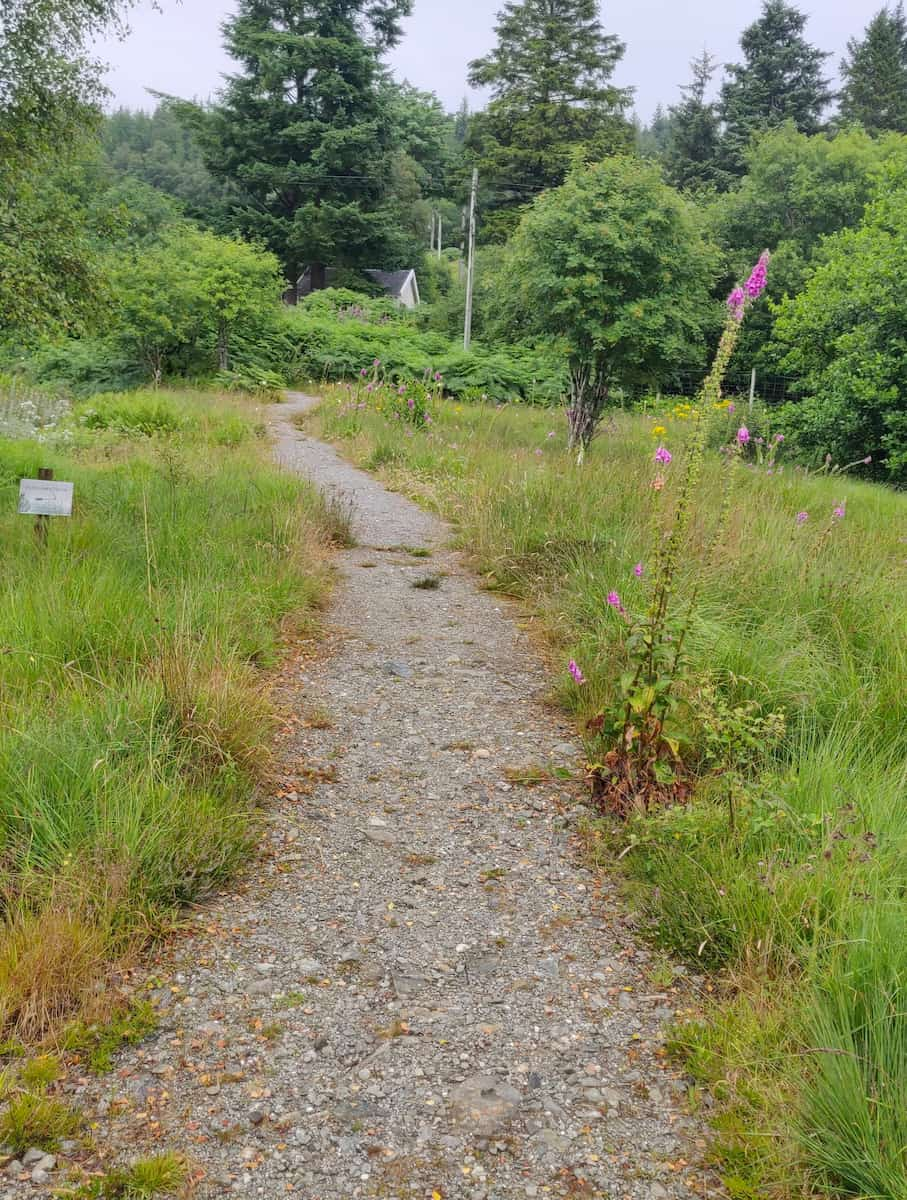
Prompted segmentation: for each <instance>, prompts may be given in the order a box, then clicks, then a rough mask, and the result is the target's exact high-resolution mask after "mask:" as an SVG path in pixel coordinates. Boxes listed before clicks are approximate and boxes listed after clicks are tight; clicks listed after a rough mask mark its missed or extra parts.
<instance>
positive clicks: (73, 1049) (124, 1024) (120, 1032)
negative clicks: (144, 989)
mask: <svg viewBox="0 0 907 1200" xmlns="http://www.w3.org/2000/svg"><path fill="white" fill-rule="evenodd" d="M157 1026H158V1018H157V1014H156V1013H155V1011H154V1008H153V1007H152V1006H151V1004H150V1003H149V1002H148V1001H147V1000H137V1001H133V1002H132V1003H131V1004H129V1005H128V1006H126V1007H125V1008H122V1009H121V1010H119V1011H117V1012H114V1013H113V1014H112V1015H111V1016H110V1017H108V1019H107V1020H105V1021H101V1022H97V1023H95V1024H87V1023H86V1022H84V1021H76V1022H74V1023H73V1024H72V1025H70V1026H69V1027H68V1028H67V1029H66V1030H65V1032H64V1034H63V1038H62V1047H63V1049H65V1050H66V1051H68V1052H69V1053H70V1054H74V1055H77V1056H78V1057H79V1059H80V1060H82V1061H83V1062H85V1063H86V1065H87V1066H88V1068H89V1069H90V1070H91V1071H93V1072H94V1073H95V1074H96V1075H103V1074H106V1073H107V1072H108V1071H112V1070H113V1056H114V1054H116V1052H117V1051H118V1050H120V1049H121V1048H122V1047H123V1046H137V1045H138V1044H139V1042H142V1041H144V1040H145V1038H147V1037H149V1036H150V1035H151V1034H152V1033H154V1031H155V1029H157Z"/></svg>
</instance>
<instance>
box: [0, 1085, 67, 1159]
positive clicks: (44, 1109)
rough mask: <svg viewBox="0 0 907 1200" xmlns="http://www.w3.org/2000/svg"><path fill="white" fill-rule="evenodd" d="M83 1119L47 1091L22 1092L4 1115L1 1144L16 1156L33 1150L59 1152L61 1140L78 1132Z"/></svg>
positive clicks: (1, 1116) (1, 1114) (0, 1120)
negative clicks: (57, 1150)
mask: <svg viewBox="0 0 907 1200" xmlns="http://www.w3.org/2000/svg"><path fill="white" fill-rule="evenodd" d="M81 1126H82V1118H81V1117H80V1116H79V1114H78V1113H77V1112H76V1111H75V1110H74V1109H72V1108H70V1107H69V1105H68V1104H64V1103H63V1102H62V1101H61V1100H57V1099H55V1098H54V1097H52V1096H47V1095H44V1094H43V1092H25V1091H24V1092H20V1093H19V1094H17V1095H14V1096H12V1097H11V1098H10V1099H9V1100H8V1101H7V1104H6V1108H5V1109H4V1111H3V1112H0V1145H5V1146H9V1147H10V1149H11V1150H12V1151H13V1153H14V1154H21V1153H23V1152H24V1151H26V1150H31V1149H32V1148H33V1147H34V1148H35V1149H37V1150H47V1151H51V1150H56V1149H57V1148H58V1147H59V1144H60V1142H61V1141H63V1140H64V1139H66V1138H71V1137H73V1136H74V1134H76V1133H78V1131H79V1129H80V1128H81Z"/></svg>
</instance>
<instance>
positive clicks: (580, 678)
mask: <svg viewBox="0 0 907 1200" xmlns="http://www.w3.org/2000/svg"><path fill="white" fill-rule="evenodd" d="M567 670H568V671H569V672H570V674H571V675H572V676H573V682H574V683H578V684H579V685H580V686H582V684H584V683H585V682H586V676H585V675H584V674H583V673H582V671H581V670H580V669H579V667H578V666H577V665H576V662H575V661H574V660H573V659H572V658H571V659H570V662H569V663H568V664H567Z"/></svg>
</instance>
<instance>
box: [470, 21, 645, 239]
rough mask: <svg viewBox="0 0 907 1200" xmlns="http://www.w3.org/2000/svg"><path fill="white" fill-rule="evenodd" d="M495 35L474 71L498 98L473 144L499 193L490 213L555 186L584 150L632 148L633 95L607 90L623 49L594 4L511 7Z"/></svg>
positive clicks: (596, 153)
mask: <svg viewBox="0 0 907 1200" xmlns="http://www.w3.org/2000/svg"><path fill="white" fill-rule="evenodd" d="M495 33H496V35H497V39H498V41H497V45H496V47H495V48H494V49H493V50H492V51H491V53H490V54H488V55H486V57H484V58H479V59H476V60H475V61H474V62H471V63H470V64H469V81H470V83H471V84H473V86H476V87H490V88H491V91H492V99H491V102H490V103H489V105H488V108H487V109H486V110H485V112H483V113H479V114H477V115H476V116H475V117H474V118H473V121H472V124H471V129H470V134H469V139H468V143H467V144H468V146H469V147H470V149H471V150H472V151H473V153H474V155H475V157H476V158H477V160H478V165H479V169H480V172H481V175H482V178H483V182H484V184H485V185H487V186H489V187H491V188H492V189H494V192H495V193H496V199H493V200H492V203H491V205H490V206H491V207H495V206H496V207H504V208H507V207H510V208H512V207H513V206H516V205H521V204H524V203H526V202H527V201H528V200H530V199H531V198H532V197H533V195H535V194H537V193H538V192H540V191H542V190H543V189H545V188H549V187H555V186H557V185H559V184H560V183H562V182H563V181H564V178H565V176H566V174H567V171H568V169H569V167H570V165H571V162H572V160H573V158H574V157H575V155H576V153H577V151H578V150H579V152H580V153H581V154H582V155H583V156H585V157H588V158H601V157H602V156H604V155H605V154H607V153H610V152H613V151H614V150H616V149H623V148H626V147H629V145H630V144H631V142H632V137H633V131H632V126H631V125H630V123H629V122H628V121H627V118H626V115H625V110H626V107H627V105H628V104H629V102H630V98H631V95H632V91H631V89H626V88H618V87H615V86H614V85H613V84H612V82H611V77H612V75H613V73H614V69H615V67H616V66H617V64H618V63H619V62H620V60H621V58H622V57H623V53H624V49H625V47H624V45H623V43H622V42H621V41H620V40H619V39H618V38H617V37H615V36H614V35H613V34H607V33H605V32H604V30H603V29H602V26H601V23H600V21H599V17H598V4H597V0H507V2H506V3H505V4H504V7H503V9H502V10H501V11H500V12H499V14H498V20H497V25H496V26H495ZM510 223H511V224H512V221H511V222H510ZM503 224H507V222H504V223H503Z"/></svg>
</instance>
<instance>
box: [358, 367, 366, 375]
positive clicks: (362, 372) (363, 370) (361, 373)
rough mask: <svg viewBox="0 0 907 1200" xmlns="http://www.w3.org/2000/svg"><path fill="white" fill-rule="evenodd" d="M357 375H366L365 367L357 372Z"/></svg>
mask: <svg viewBox="0 0 907 1200" xmlns="http://www.w3.org/2000/svg"><path fill="white" fill-rule="evenodd" d="M359 374H360V375H368V371H366V369H365V367H363V368H362V370H361V371H360V372H359Z"/></svg>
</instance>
